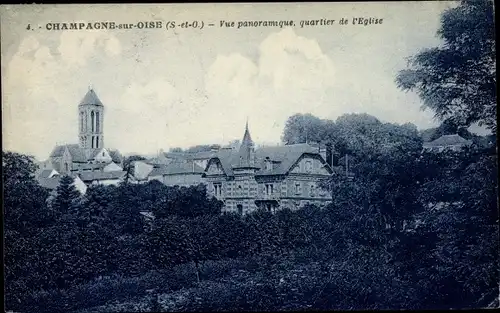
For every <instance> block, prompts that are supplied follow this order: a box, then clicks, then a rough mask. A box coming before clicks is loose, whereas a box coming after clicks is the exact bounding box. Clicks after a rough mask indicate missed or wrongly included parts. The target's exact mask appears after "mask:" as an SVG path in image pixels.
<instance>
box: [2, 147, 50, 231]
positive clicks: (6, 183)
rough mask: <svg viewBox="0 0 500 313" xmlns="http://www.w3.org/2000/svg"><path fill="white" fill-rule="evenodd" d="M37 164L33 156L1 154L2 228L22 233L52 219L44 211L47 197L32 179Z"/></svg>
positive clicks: (44, 191) (45, 191) (47, 211)
mask: <svg viewBox="0 0 500 313" xmlns="http://www.w3.org/2000/svg"><path fill="white" fill-rule="evenodd" d="M36 170H37V165H36V164H35V162H34V159H33V157H31V156H27V155H23V154H18V153H15V152H2V179H3V190H4V193H3V196H4V197H3V201H4V203H3V204H4V219H5V229H6V230H11V231H19V232H23V233H24V234H26V233H28V232H30V230H31V229H33V228H37V227H41V226H44V225H46V224H47V223H51V222H52V220H53V217H52V214H51V212H50V211H49V210H46V209H45V208H46V207H45V200H46V199H47V197H48V195H49V194H48V192H47V190H44V189H43V188H42V187H41V186H40V185H39V184H38V182H37V181H36V180H35V171H36Z"/></svg>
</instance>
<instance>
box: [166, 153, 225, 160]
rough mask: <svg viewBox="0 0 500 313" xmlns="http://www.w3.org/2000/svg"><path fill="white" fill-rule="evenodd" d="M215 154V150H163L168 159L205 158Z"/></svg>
mask: <svg viewBox="0 0 500 313" xmlns="http://www.w3.org/2000/svg"><path fill="white" fill-rule="evenodd" d="M216 154H217V151H199V152H165V153H164V155H165V157H167V158H169V159H184V160H207V159H210V158H211V157H213V156H214V155H216Z"/></svg>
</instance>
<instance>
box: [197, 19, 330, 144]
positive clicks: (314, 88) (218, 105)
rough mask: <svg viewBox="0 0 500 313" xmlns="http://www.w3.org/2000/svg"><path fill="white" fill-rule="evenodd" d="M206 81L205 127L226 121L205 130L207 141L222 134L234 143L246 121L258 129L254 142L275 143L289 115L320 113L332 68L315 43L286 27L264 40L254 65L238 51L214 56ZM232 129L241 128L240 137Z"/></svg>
mask: <svg viewBox="0 0 500 313" xmlns="http://www.w3.org/2000/svg"><path fill="white" fill-rule="evenodd" d="M205 81H206V85H205V88H206V94H207V98H208V103H207V105H205V107H204V108H203V116H205V117H206V119H207V122H205V123H206V124H207V128H208V126H209V121H211V120H219V121H224V123H219V124H217V128H216V129H213V130H212V129H209V128H208V132H207V133H206V134H205V135H206V137H207V138H211V139H212V140H215V139H217V138H219V140H220V138H221V135H220V133H223V134H225V135H224V136H223V137H224V138H225V139H235V138H236V139H237V138H239V137H240V136H242V134H243V127H244V123H245V120H246V118H247V117H250V119H251V120H252V119H253V121H255V122H256V123H257V122H258V125H259V127H258V129H253V130H252V135H253V136H254V138H255V139H256V140H265V141H279V139H280V138H279V136H280V134H281V130H279V131H278V130H277V129H282V127H283V126H284V122H285V121H286V118H287V117H288V116H289V115H291V114H293V113H290V112H306V111H311V112H312V113H313V114H314V113H316V114H317V113H320V112H319V111H318V108H319V105H320V104H322V103H323V97H324V90H325V89H327V88H330V87H333V86H334V84H335V70H334V66H333V62H332V60H331V59H330V58H329V57H328V56H327V55H326V54H325V53H324V52H323V51H322V50H321V48H320V46H319V44H318V43H317V42H316V41H315V40H313V39H308V38H305V37H302V36H299V35H297V34H296V33H295V32H294V31H293V30H292V29H290V28H288V29H283V30H281V31H279V32H276V33H272V34H270V35H269V36H268V37H267V38H266V39H264V41H262V43H261V44H260V46H259V56H258V60H257V61H256V62H253V61H252V60H251V59H250V58H248V57H246V56H244V55H242V54H238V53H232V54H228V55H218V56H217V58H216V60H215V61H214V62H213V64H212V65H211V66H210V67H209V69H208V72H207V75H206V78H205ZM250 122H251V121H250ZM234 129H242V132H241V134H239V133H238V134H234ZM227 137H231V138H227ZM207 141H208V140H207Z"/></svg>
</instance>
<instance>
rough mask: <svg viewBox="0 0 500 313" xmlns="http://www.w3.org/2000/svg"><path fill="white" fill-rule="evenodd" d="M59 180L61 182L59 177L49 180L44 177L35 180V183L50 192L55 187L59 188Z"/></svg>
mask: <svg viewBox="0 0 500 313" xmlns="http://www.w3.org/2000/svg"><path fill="white" fill-rule="evenodd" d="M60 180H61V177H60V176H54V177H51V178H44V177H38V178H37V181H38V183H39V184H40V186H42V187H44V188H47V189H50V190H54V189H56V188H57V186H59V182H60Z"/></svg>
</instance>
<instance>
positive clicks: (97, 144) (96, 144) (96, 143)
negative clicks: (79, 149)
mask: <svg viewBox="0 0 500 313" xmlns="http://www.w3.org/2000/svg"><path fill="white" fill-rule="evenodd" d="M95 147H96V148H99V136H97V137H96V141H95Z"/></svg>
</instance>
